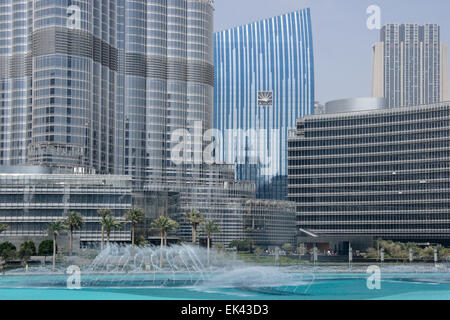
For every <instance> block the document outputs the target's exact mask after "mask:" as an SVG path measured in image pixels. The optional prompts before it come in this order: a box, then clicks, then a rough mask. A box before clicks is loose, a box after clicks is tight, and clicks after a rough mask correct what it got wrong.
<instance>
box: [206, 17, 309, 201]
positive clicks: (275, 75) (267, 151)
mask: <svg viewBox="0 0 450 320" xmlns="http://www.w3.org/2000/svg"><path fill="white" fill-rule="evenodd" d="M214 44H215V53H214V63H215V68H216V73H215V88H214V90H215V95H214V128H215V129H218V131H219V140H220V147H219V148H218V150H217V151H218V158H219V160H220V161H222V162H226V163H235V164H236V178H237V179H238V180H249V181H253V182H255V183H256V188H257V197H258V198H262V199H281V200H283V199H285V198H286V195H287V194H286V185H287V183H286V176H287V150H286V145H287V136H288V130H289V129H293V128H295V122H296V119H297V118H301V117H303V116H305V115H308V114H312V113H313V112H314V59H313V42H312V31H311V15H310V10H309V9H303V10H298V11H296V12H292V13H288V14H284V15H281V16H278V17H273V18H270V19H266V20H262V21H258V22H255V23H252V24H248V25H244V26H239V27H236V28H232V29H229V30H224V31H221V32H218V33H216V34H215V37H214Z"/></svg>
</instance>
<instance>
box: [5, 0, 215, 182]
mask: <svg viewBox="0 0 450 320" xmlns="http://www.w3.org/2000/svg"><path fill="white" fill-rule="evenodd" d="M213 15H214V8H213V5H212V2H211V1H200V0H93V1H91V0H36V1H31V0H14V1H13V0H4V1H1V3H0V107H1V114H0V117H1V130H0V131H1V141H0V165H19V164H33V165H43V166H50V167H53V168H56V169H58V170H61V171H67V170H73V169H76V170H77V171H78V172H88V171H91V172H97V173H107V174H111V173H115V174H127V175H132V176H133V177H134V178H135V181H136V183H137V185H139V186H143V185H146V184H149V183H153V182H154V181H158V182H167V179H169V180H170V179H171V178H174V179H177V177H180V176H181V177H183V176H185V173H186V172H187V171H188V170H189V166H190V164H189V162H187V163H184V164H183V165H179V166H175V165H174V164H173V163H172V161H171V154H170V152H171V150H172V148H173V146H174V145H173V144H171V142H170V140H171V133H173V132H174V131H175V130H178V129H182V130H184V131H185V132H186V137H184V138H186V139H187V138H189V137H190V138H191V139H192V140H193V141H200V143H202V142H201V141H202V140H201V139H200V140H199V139H198V137H200V136H202V134H203V131H204V130H207V129H210V128H211V127H212V104H213V86H214V66H213ZM197 136H198V137H197ZM196 138H197V139H196ZM202 144H203V143H202ZM200 149H202V148H200ZM194 150H197V149H194Z"/></svg>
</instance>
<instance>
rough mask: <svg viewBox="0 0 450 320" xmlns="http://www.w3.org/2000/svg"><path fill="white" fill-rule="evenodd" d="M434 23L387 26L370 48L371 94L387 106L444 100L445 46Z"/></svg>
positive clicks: (446, 85) (446, 53) (445, 90)
mask: <svg viewBox="0 0 450 320" xmlns="http://www.w3.org/2000/svg"><path fill="white" fill-rule="evenodd" d="M440 32H441V30H440V27H439V25H437V24H426V25H418V24H387V25H385V26H384V27H383V28H382V29H381V34H380V42H378V43H376V44H375V45H374V47H373V80H372V95H373V96H374V97H384V98H386V100H387V102H388V106H389V107H391V108H393V107H402V106H415V105H421V104H430V103H437V102H441V101H447V100H448V99H449V96H448V46H447V44H445V43H441V35H440Z"/></svg>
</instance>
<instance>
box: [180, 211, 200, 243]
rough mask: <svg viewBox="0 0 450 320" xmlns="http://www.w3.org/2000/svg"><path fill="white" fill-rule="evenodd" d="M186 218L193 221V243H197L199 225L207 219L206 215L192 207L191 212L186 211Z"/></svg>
mask: <svg viewBox="0 0 450 320" xmlns="http://www.w3.org/2000/svg"><path fill="white" fill-rule="evenodd" d="M184 218H185V219H186V221H188V222H190V223H191V226H192V243H193V244H194V245H195V244H196V243H197V227H198V226H199V225H200V224H202V223H203V222H204V221H205V217H204V216H203V214H202V213H201V212H200V211H199V210H197V209H192V210H191V211H190V212H189V211H188V212H186V214H185V215H184Z"/></svg>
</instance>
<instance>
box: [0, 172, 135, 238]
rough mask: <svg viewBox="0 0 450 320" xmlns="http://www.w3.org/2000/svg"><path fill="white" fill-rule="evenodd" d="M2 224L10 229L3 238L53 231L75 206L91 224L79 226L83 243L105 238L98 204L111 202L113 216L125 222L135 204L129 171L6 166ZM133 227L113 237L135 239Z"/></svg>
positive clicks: (0, 180)
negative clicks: (125, 173)
mask: <svg viewBox="0 0 450 320" xmlns="http://www.w3.org/2000/svg"><path fill="white" fill-rule="evenodd" d="M0 191H1V192H0V224H7V225H8V227H9V228H8V230H6V231H5V232H3V233H2V234H1V235H0V242H2V240H8V241H11V242H16V241H15V240H17V239H19V240H23V239H34V240H35V241H36V242H40V241H42V240H44V239H46V238H47V237H48V234H47V230H48V224H49V223H50V222H54V221H56V220H63V219H65V218H66V217H67V215H68V214H69V213H70V212H73V211H76V212H80V213H81V214H82V215H83V218H84V222H85V225H84V226H83V228H82V229H81V230H80V231H75V237H76V238H77V239H79V241H80V242H81V243H82V244H83V243H84V244H88V243H93V242H96V243H98V242H99V241H100V240H101V225H100V223H99V215H98V213H97V210H99V209H105V208H109V209H111V211H112V213H111V214H112V216H114V217H116V218H117V219H118V220H119V221H121V222H125V221H124V219H123V215H124V213H125V212H126V211H127V210H129V209H130V208H131V206H132V181H131V177H129V176H115V175H79V174H52V173H50V171H49V170H48V169H45V168H36V167H21V166H14V167H9V168H6V167H1V173H0ZM130 239H131V236H130V227H129V226H125V227H123V228H122V229H119V230H116V231H113V232H112V233H111V240H112V241H122V242H129V241H130Z"/></svg>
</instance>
